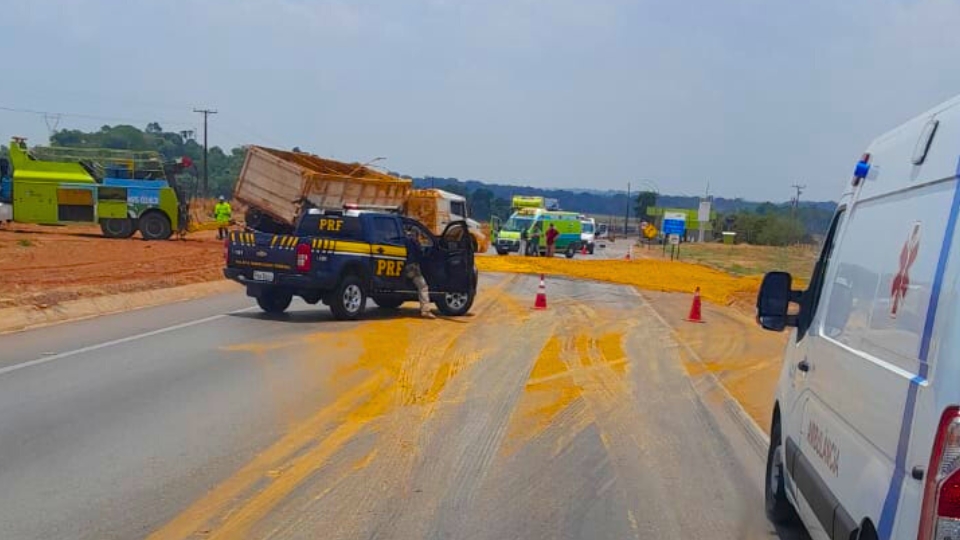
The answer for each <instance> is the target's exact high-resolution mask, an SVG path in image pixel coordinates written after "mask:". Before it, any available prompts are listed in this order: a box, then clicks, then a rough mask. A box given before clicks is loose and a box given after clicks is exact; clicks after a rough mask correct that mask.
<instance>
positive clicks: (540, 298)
mask: <svg viewBox="0 0 960 540" xmlns="http://www.w3.org/2000/svg"><path fill="white" fill-rule="evenodd" d="M533 309H547V284H546V283H545V282H544V281H543V274H540V287H539V288H538V289H537V299H536V300H535V301H534V302H533Z"/></svg>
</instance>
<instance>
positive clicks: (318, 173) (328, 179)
mask: <svg viewBox="0 0 960 540" xmlns="http://www.w3.org/2000/svg"><path fill="white" fill-rule="evenodd" d="M412 188H413V183H412V182H411V181H410V180H403V179H401V178H396V177H394V176H390V175H388V174H384V173H381V172H378V171H375V170H373V169H371V168H369V167H365V166H363V165H360V164H356V163H342V162H339V161H334V160H332V159H324V158H321V157H317V156H314V155H311V154H304V153H300V152H288V151H285V150H277V149H273V148H265V147H262V146H250V147H249V148H248V149H247V156H246V159H244V162H243V168H242V169H241V170H240V177H239V179H238V180H237V185H236V188H235V189H234V193H233V196H234V198H235V199H236V200H238V201H240V202H241V203H243V204H245V205H247V206H248V207H249V209H248V210H247V213H246V216H245V218H246V223H247V226H248V227H252V228H254V229H257V230H261V231H264V232H276V233H282V232H287V231H289V229H290V228H292V227H293V226H294V225H295V224H296V222H297V220H298V219H299V218H300V215H301V214H302V213H303V212H304V211H305V210H306V209H308V208H327V209H337V208H343V206H344V205H345V204H358V205H363V206H367V207H382V208H384V209H385V210H387V209H389V210H394V211H399V210H400V209H401V208H402V206H403V204H404V202H406V200H407V197H408V196H409V194H410V191H411V190H412Z"/></svg>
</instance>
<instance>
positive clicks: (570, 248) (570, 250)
mask: <svg viewBox="0 0 960 540" xmlns="http://www.w3.org/2000/svg"><path fill="white" fill-rule="evenodd" d="M574 253H576V251H575V250H574V249H573V244H570V245H569V246H567V251H565V252H564V255H566V256H567V258H568V259H572V258H573V255H574Z"/></svg>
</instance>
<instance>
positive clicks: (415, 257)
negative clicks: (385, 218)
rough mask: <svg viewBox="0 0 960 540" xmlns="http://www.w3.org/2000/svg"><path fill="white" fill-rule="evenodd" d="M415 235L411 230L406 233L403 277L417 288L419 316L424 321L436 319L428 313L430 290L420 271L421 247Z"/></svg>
mask: <svg viewBox="0 0 960 540" xmlns="http://www.w3.org/2000/svg"><path fill="white" fill-rule="evenodd" d="M416 234H417V233H416V231H413V230H411V231H410V232H408V233H407V242H406V243H407V264H406V266H404V267H403V276H404V277H406V278H407V279H409V280H411V281H413V284H414V285H415V286H416V287H417V294H418V296H419V300H420V316H421V317H423V318H424V319H436V316H434V314H433V313H431V312H430V289H429V288H428V287H427V280H426V279H424V278H423V272H422V271H421V270H420V263H421V260H422V255H423V247H421V246H420V242H419V241H418V240H417V237H416Z"/></svg>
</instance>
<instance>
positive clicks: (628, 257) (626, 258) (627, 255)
mask: <svg viewBox="0 0 960 540" xmlns="http://www.w3.org/2000/svg"><path fill="white" fill-rule="evenodd" d="M623 260H625V261H629V260H630V252H629V251H628V252H627V254H626V255H625V256H624V257H623Z"/></svg>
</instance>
